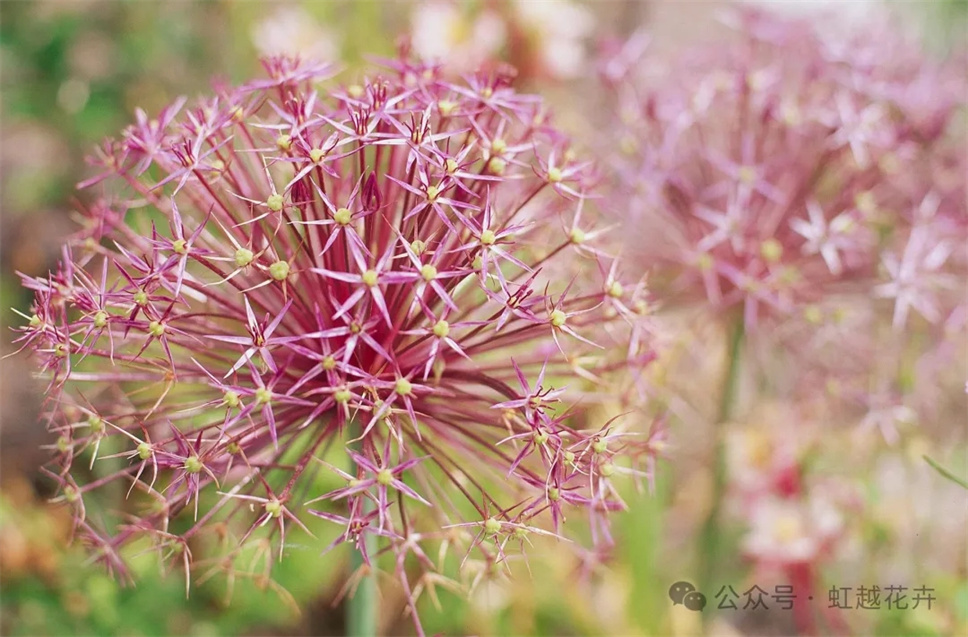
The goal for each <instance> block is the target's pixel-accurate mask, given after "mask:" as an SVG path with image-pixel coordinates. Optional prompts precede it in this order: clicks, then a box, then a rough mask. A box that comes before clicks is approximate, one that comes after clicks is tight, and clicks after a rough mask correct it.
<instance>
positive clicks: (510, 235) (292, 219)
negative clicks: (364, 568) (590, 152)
mask: <svg viewBox="0 0 968 637" xmlns="http://www.w3.org/2000/svg"><path fill="white" fill-rule="evenodd" d="M265 66H266V69H267V71H268V77H267V78H266V79H263V80H257V81H253V82H250V83H249V84H247V85H245V86H242V87H241V88H239V89H222V90H220V91H219V93H218V95H217V96H216V97H213V98H210V99H208V100H203V101H201V102H199V103H198V104H197V105H195V106H193V107H190V108H186V107H184V102H183V100H179V101H177V102H176V103H175V104H174V105H172V106H171V107H170V108H168V109H165V110H164V111H163V112H162V113H161V114H160V115H159V116H158V117H157V118H156V119H150V118H149V117H148V116H146V115H144V114H143V113H141V112H140V111H139V114H138V122H137V123H136V124H134V125H133V126H131V127H129V128H128V129H127V130H126V131H125V132H124V137H123V139H122V140H120V141H114V140H109V141H107V142H105V143H104V144H103V145H102V146H101V148H100V152H99V154H98V156H96V157H95V158H94V159H93V163H94V164H95V165H96V166H97V167H98V170H99V172H98V174H97V175H96V176H95V177H93V178H92V179H89V180H87V181H86V182H84V183H83V184H81V186H82V187H86V188H93V187H96V188H97V189H98V190H100V191H103V198H101V199H98V200H97V201H96V202H95V203H93V204H91V205H89V206H86V207H83V208H82V209H81V210H80V212H81V214H82V217H83V229H82V230H81V231H80V232H79V233H78V234H77V235H75V236H74V237H73V238H72V239H71V241H70V243H69V245H68V246H66V247H65V248H64V259H63V262H62V263H61V265H60V268H59V270H58V271H57V272H55V273H52V274H50V275H49V276H47V277H39V278H33V277H27V276H25V277H24V283H25V285H27V286H28V287H29V288H31V289H33V290H35V291H36V301H35V304H34V306H33V313H32V315H31V316H29V317H28V318H29V323H28V324H27V325H26V326H24V327H23V328H21V330H20V331H21V337H20V339H21V341H22V342H23V345H24V347H29V348H30V349H31V350H32V351H33V352H34V353H35V354H36V355H37V357H38V359H39V361H40V364H41V365H42V367H43V368H44V370H45V371H46V374H47V376H48V377H49V378H50V385H49V390H48V397H47V404H48V407H49V414H48V418H49V426H50V429H51V431H53V432H54V433H55V434H56V435H57V436H58V438H57V442H56V444H55V445H54V447H55V449H56V458H55V461H54V463H53V466H52V467H51V470H50V475H51V476H52V477H53V478H54V479H55V480H56V481H57V483H58V485H59V492H60V495H59V499H60V500H62V501H64V502H66V503H67V504H69V505H70V506H71V507H73V510H74V512H75V515H76V519H77V524H78V526H79V527H80V529H81V531H82V532H83V535H84V537H85V538H86V540H87V541H88V542H90V543H91V544H92V545H94V547H95V551H96V553H97V554H98V556H99V557H100V558H101V559H102V560H103V561H104V562H105V563H107V564H108V565H109V566H110V567H111V568H112V569H115V570H117V571H119V572H121V573H122V574H124V572H125V571H124V559H123V558H122V554H121V549H122V547H124V546H126V545H128V544H130V543H132V542H135V541H137V540H139V539H140V538H145V537H147V538H150V539H152V540H153V541H154V543H155V544H156V545H157V546H158V547H159V548H160V549H161V550H162V551H163V554H165V555H168V556H170V559H172V560H173V561H177V562H178V563H181V562H184V568H185V571H186V577H190V574H191V573H192V572H195V571H196V570H197V566H198V564H199V556H193V555H192V553H191V552H190V551H189V550H188V548H189V546H192V547H196V546H197V545H196V543H195V540H196V538H198V537H199V535H200V534H202V533H205V532H206V531H218V532H219V533H221V532H222V531H221V530H220V529H223V528H225V525H224V524H223V523H224V522H227V521H232V522H233V523H234V524H238V525H240V527H241V530H242V531H243V533H242V534H241V539H240V540H239V542H238V546H235V547H233V546H230V547H229V553H228V556H227V561H225V562H221V561H214V562H213V561H211V560H210V561H208V562H207V564H208V565H209V566H210V565H211V564H213V563H214V564H217V565H221V566H216V567H215V570H218V569H219V568H224V569H225V570H227V571H231V570H232V569H233V568H236V567H235V566H234V565H233V561H232V557H233V556H234V555H236V554H237V552H238V549H239V547H241V546H245V545H246V543H247V542H251V541H256V538H261V539H260V540H259V541H262V542H264V541H265V537H266V534H269V537H273V536H274V540H273V541H274V542H275V541H277V542H278V551H279V555H280V558H281V556H282V554H283V552H284V551H285V550H286V546H287V545H286V541H285V537H286V535H287V534H289V533H292V532H293V531H294V530H298V529H302V531H307V529H306V527H305V525H304V520H306V519H307V515H315V516H318V517H320V518H323V519H324V520H328V521H330V522H333V523H335V524H336V525H338V526H339V527H341V528H342V532H341V534H340V535H339V537H338V538H337V540H336V543H343V542H345V543H350V544H353V545H354V546H355V547H356V550H359V551H361V552H362V553H363V558H364V560H366V561H367V563H369V560H370V559H371V558H372V557H373V555H372V553H371V552H370V551H373V550H378V551H379V552H380V553H385V552H391V553H393V554H395V555H396V567H395V571H394V572H395V576H396V577H397V579H398V580H399V582H400V584H401V586H402V587H403V588H404V590H405V592H406V597H407V599H408V600H409V601H408V604H409V605H410V608H411V610H413V611H414V612H413V616H414V618H416V616H417V613H416V612H415V611H416V597H417V595H418V594H419V592H420V591H422V590H426V589H427V588H432V586H433V583H434V582H435V581H437V582H439V581H440V580H441V578H442V576H441V575H440V574H439V573H438V569H439V568H442V566H443V564H442V560H443V559H444V556H445V555H446V553H447V551H446V550H445V549H446V548H447V547H448V546H455V547H457V548H458V551H459V552H461V551H462V552H464V553H465V554H471V553H475V554H476V555H477V556H479V557H480V559H482V560H484V561H485V562H486V563H487V564H489V565H490V566H491V568H490V569H489V572H494V573H497V572H500V571H502V570H506V569H507V568H508V566H507V564H508V562H507V561H506V559H507V557H508V556H509V555H510V554H514V553H522V552H523V551H524V549H525V548H526V547H527V545H528V542H527V541H524V540H525V538H527V537H529V536H531V535H533V536H550V537H553V538H561V537H564V534H565V528H564V527H563V524H562V523H563V522H564V520H565V519H566V518H569V519H570V518H572V516H574V515H577V514H578V513H579V512H581V511H586V512H587V513H588V517H589V520H590V522H591V535H592V539H593V541H594V543H595V545H596V546H597V547H607V546H608V544H609V543H610V541H611V538H610V536H609V532H608V525H607V514H608V513H609V512H611V511H616V510H619V509H621V508H623V506H624V505H623V502H622V500H621V499H620V498H619V496H618V495H617V492H616V489H615V487H614V486H613V480H614V479H616V478H617V477H619V476H620V475H621V474H633V475H643V474H648V473H649V472H650V471H651V470H652V467H653V464H652V463H653V461H654V455H655V451H656V450H657V449H658V446H657V445H655V444H653V442H654V440H655V439H656V436H653V437H652V439H651V440H652V441H653V442H650V441H649V440H645V439H636V438H635V437H634V436H633V435H631V434H630V433H629V432H623V431H622V426H621V422H620V421H615V420H613V421H609V422H607V423H605V422H599V423H597V424H595V423H594V421H593V420H591V419H590V416H589V415H588V412H587V411H586V410H585V407H584V406H582V407H581V408H579V407H576V406H573V405H572V403H573V402H574V401H575V399H576V398H579V397H583V398H584V401H583V405H585V404H587V405H593V404H594V403H596V402H597V397H601V396H602V395H605V391H606V390H605V385H604V383H605V379H607V378H610V377H613V376H614V375H615V374H614V373H615V372H619V371H622V372H624V371H625V370H626V369H627V368H629V367H632V368H635V367H638V366H641V365H644V364H645V363H646V362H647V361H648V360H650V358H651V356H650V353H649V351H648V343H647V338H646V337H645V336H646V335H645V333H644V332H643V330H642V319H641V318H640V315H639V314H637V313H636V312H635V311H633V310H631V309H629V307H627V306H626V305H625V304H624V303H628V304H629V305H630V306H633V307H634V296H635V293H634V292H633V291H634V290H635V288H636V286H635V282H634V281H632V282H630V281H624V283H625V287H624V288H622V284H621V283H619V281H618V279H617V278H616V277H617V275H618V270H617V263H616V262H615V261H614V260H612V259H608V258H606V257H604V256H603V255H604V254H605V252H604V249H605V247H604V246H602V245H601V243H600V238H599V237H598V235H597V234H596V232H595V230H594V228H593V227H591V226H589V223H588V216H589V215H588V213H587V212H586V214H585V218H584V219H582V218H581V210H582V199H583V197H584V196H585V191H586V189H587V187H588V186H589V179H590V177H589V173H588V170H587V167H586V166H584V165H583V164H581V163H576V162H575V161H574V160H573V159H571V156H572V153H571V151H570V150H569V149H568V141H567V139H566V138H565V137H564V136H563V135H562V134H561V133H560V132H558V131H557V130H556V129H555V128H553V127H552V126H551V125H550V124H549V122H548V120H547V117H546V116H545V115H544V110H543V106H542V104H541V101H540V100H539V99H538V98H536V97H534V96H529V95H521V94H518V93H516V92H515V91H514V90H513V89H512V88H510V86H509V85H508V83H507V81H506V78H505V77H503V76H500V75H485V74H479V75H475V76H472V77H470V78H468V79H467V81H466V82H456V83H455V82H449V81H444V80H442V79H440V76H439V74H438V69H436V68H434V67H428V66H424V65H420V64H414V63H410V62H406V61H397V62H393V63H391V69H392V70H391V71H390V72H389V76H388V77H378V78H376V79H367V80H365V81H362V82H360V83H359V84H350V85H345V86H338V87H333V86H330V87H327V88H326V89H324V90H323V91H322V92H318V91H317V90H316V88H315V87H316V86H317V83H318V82H319V81H322V80H324V79H326V78H328V77H329V76H330V75H331V71H330V69H329V67H327V66H324V65H312V64H307V63H303V62H300V61H299V60H295V59H289V58H272V59H269V60H267V61H266V62H265ZM548 273H550V275H549V274H548ZM609 391H612V392H613V395H612V396H611V397H610V400H612V401H614V402H616V403H618V402H620V401H621V398H622V396H621V395H619V394H617V393H615V392H616V391H617V390H609ZM344 449H345V452H344V451H343V450H344ZM336 465H340V466H336ZM320 470H322V471H324V472H330V473H331V475H332V476H333V478H334V479H337V480H339V479H342V480H343V481H345V484H344V485H343V486H342V487H340V488H336V489H334V490H331V491H328V492H319V491H314V489H318V482H314V481H313V480H312V479H311V476H313V475H316V474H317V473H318V472H319V471H320ZM125 492H127V493H129V494H130V503H129V504H127V505H123V506H125V509H124V511H125V513H124V520H125V522H124V523H121V522H119V520H118V517H117V516H116V515H113V514H111V513H110V510H111V509H112V507H113V506H114V505H115V504H117V502H114V501H112V499H111V498H112V496H111V494H120V493H125ZM94 510H96V511H97V512H98V513H97V515H92V511H94ZM178 517H181V518H187V520H184V521H183V522H184V523H182V524H179V525H177V526H176V525H175V524H174V523H173V521H174V520H175V519H176V518H178ZM260 527H265V529H264V530H260ZM174 529H181V530H179V531H175V530H174ZM222 537H224V536H222ZM368 538H369V539H368ZM431 546H439V548H440V550H439V551H437V550H431V549H430V547H431ZM374 547H375V548H374ZM438 554H439V555H440V556H441V557H440V559H439V560H437V559H433V558H431V557H430V556H431V555H438ZM410 555H412V556H413V557H414V558H415V560H416V561H415V563H416V564H419V566H420V569H421V573H422V574H420V573H415V572H414V571H413V570H411V569H410V566H409V563H410V562H409V561H408V556H410ZM458 559H459V555H458ZM465 559H466V555H465ZM405 566H406V567H405ZM414 577H417V578H419V581H418V580H415V579H413V578H414ZM427 578H430V579H427ZM434 578H436V579H434ZM189 581H190V580H189ZM418 630H419V622H418Z"/></svg>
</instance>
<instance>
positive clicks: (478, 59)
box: [411, 0, 594, 79]
mask: <svg viewBox="0 0 968 637" xmlns="http://www.w3.org/2000/svg"><path fill="white" fill-rule="evenodd" d="M593 24H594V19H593V16H592V14H591V13H590V12H589V11H588V10H587V9H586V8H585V7H583V6H581V5H580V4H578V3H576V2H571V1H570V0H541V1H540V2H536V1H533V0H515V1H514V2H509V3H487V2H485V3H482V4H480V5H474V4H473V3H461V2H454V1H447V0H430V1H428V2H421V3H420V4H418V5H417V6H416V7H415V8H414V10H413V13H412V16H411V29H412V32H411V37H412V40H413V46H414V50H415V51H416V52H417V53H418V54H419V55H421V56H422V57H424V58H427V59H434V60H447V61H448V63H451V61H453V62H454V63H456V64H463V65H465V66H466V67H467V68H473V67H474V66H477V65H479V64H481V63H482V62H485V61H486V60H488V59H489V58H493V57H494V56H497V55H498V54H499V53H501V52H502V51H504V52H505V53H506V54H507V56H508V59H509V60H510V62H511V63H512V64H513V65H514V66H515V67H516V68H517V69H518V71H519V72H520V73H521V74H522V75H524V76H526V77H529V78H531V77H551V78H555V79H569V78H574V77H576V76H578V75H579V74H581V73H582V72H583V71H584V69H585V65H586V52H585V41H586V39H587V38H588V37H589V36H590V35H591V32H592V26H593Z"/></svg>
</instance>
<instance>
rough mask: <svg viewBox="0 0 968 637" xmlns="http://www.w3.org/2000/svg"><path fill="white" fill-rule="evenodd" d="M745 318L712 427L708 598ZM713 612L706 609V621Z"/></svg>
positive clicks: (705, 529)
mask: <svg viewBox="0 0 968 637" xmlns="http://www.w3.org/2000/svg"><path fill="white" fill-rule="evenodd" d="M743 336H744V330H743V320H742V318H737V319H736V320H735V321H734V323H733V325H732V329H731V330H730V337H729V350H728V352H727V360H726V373H725V375H724V377H723V388H722V394H721V395H720V402H719V414H718V418H717V420H716V426H715V428H714V429H713V436H712V442H713V466H712V471H713V489H712V502H711V505H710V507H709V513H708V514H707V515H706V519H705V521H704V522H703V526H702V530H701V532H700V542H701V544H700V564H699V586H698V590H700V591H701V592H703V593H704V594H705V595H706V597H707V599H712V596H713V595H715V594H716V591H715V590H713V586H714V581H713V580H714V578H715V577H716V574H717V572H718V567H719V562H720V559H721V557H722V546H720V545H721V543H722V542H721V529H719V511H720V506H721V503H722V500H723V496H724V494H725V492H726V449H725V446H726V445H725V441H724V436H723V431H722V425H723V424H724V423H726V422H727V421H729V419H730V418H732V416H733V408H734V406H735V403H736V389H737V386H738V384H739V370H740V355H741V352H742V349H743ZM711 615H712V613H704V614H703V620H704V622H705V621H706V620H708V619H709V617H711Z"/></svg>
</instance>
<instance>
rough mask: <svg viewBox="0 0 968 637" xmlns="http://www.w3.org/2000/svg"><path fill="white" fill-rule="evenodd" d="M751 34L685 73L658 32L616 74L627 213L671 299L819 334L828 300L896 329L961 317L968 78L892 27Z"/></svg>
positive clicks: (792, 27)
mask: <svg viewBox="0 0 968 637" xmlns="http://www.w3.org/2000/svg"><path fill="white" fill-rule="evenodd" d="M735 26H736V27H738V29H739V30H740V34H739V39H738V40H737V41H735V42H734V43H731V44H717V45H714V46H710V47H709V48H708V49H704V50H698V51H693V52H691V53H689V54H687V55H684V56H682V58H681V61H680V62H678V63H675V64H672V65H669V66H664V61H663V62H662V63H659V61H652V60H650V59H649V58H648V56H647V55H644V53H645V52H646V51H647V46H646V42H645V39H644V38H643V36H641V35H640V36H637V37H636V38H633V40H631V41H630V42H629V43H627V44H626V45H625V46H624V47H623V49H622V50H621V51H619V52H618V53H617V54H615V55H612V56H611V57H610V58H609V59H608V61H607V62H606V63H605V64H604V65H603V75H604V77H605V79H606V82H607V83H608V84H609V85H610V86H611V87H612V89H613V91H614V93H613V94H614V95H615V98H616V99H615V101H616V102H617V103H618V104H619V108H620V110H621V112H620V118H621V126H620V127H619V131H620V132H619V134H618V137H617V138H613V139H612V142H613V143H614V144H615V145H617V146H618V147H619V148H620V150H621V152H614V153H611V154H610V156H611V157H612V158H613V160H614V161H613V167H614V168H615V173H614V174H615V181H616V184H617V188H618V190H619V200H620V201H623V202H624V201H627V200H628V199H629V198H631V199H632V200H633V202H634V204H633V206H631V209H632V210H633V211H634V218H633V221H635V222H637V223H638V224H639V227H640V228H641V229H642V233H641V235H634V236H635V238H634V240H633V241H632V242H631V243H630V246H629V247H630V248H631V251H632V252H634V253H635V254H636V255H637V258H638V260H639V262H640V263H641V264H642V265H643V266H646V267H654V268H655V277H654V284H655V285H656V286H657V289H664V286H666V285H668V286H669V288H670V289H672V290H674V291H675V292H676V293H677V294H678V295H679V296H680V297H681V296H683V295H685V296H688V295H690V294H692V295H702V296H705V297H706V299H707V300H708V301H709V302H710V303H711V304H712V306H714V307H716V308H718V309H723V308H730V307H734V306H735V307H741V308H742V309H743V312H744V317H745V322H746V324H747V326H748V327H749V326H752V325H753V324H755V323H756V321H757V319H758V317H759V316H760V315H761V314H762V313H763V312H764V310H765V311H766V312H767V313H773V314H777V313H779V314H788V313H790V312H792V311H797V312H802V313H803V315H804V316H805V317H806V318H807V319H809V320H814V319H816V320H819V319H820V318H822V316H818V308H817V307H816V304H817V302H818V301H820V300H822V299H824V298H825V297H827V296H829V295H830V294H833V293H843V292H851V291H853V292H856V291H858V290H859V291H862V292H863V293H864V294H867V295H868V296H870V295H872V294H873V295H875V296H877V297H880V298H884V299H889V300H890V302H891V303H892V304H893V307H894V314H893V316H894V324H895V327H896V328H900V327H902V326H903V325H904V324H905V322H906V321H907V320H908V318H909V317H910V316H911V315H912V314H919V315H921V316H923V317H924V318H926V319H927V320H928V321H932V322H937V321H940V320H943V317H944V314H945V309H944V308H947V311H951V305H950V300H951V297H952V293H953V292H954V291H955V288H957V286H956V285H954V284H953V283H954V281H953V279H952V278H951V273H952V272H959V273H963V272H964V266H965V255H964V254H963V251H962V252H960V253H957V254H956V253H955V251H954V246H955V245H963V244H964V239H965V236H966V220H968V215H966V212H965V196H964V185H963V184H964V180H963V178H959V177H957V176H956V175H958V174H961V175H962V177H963V171H964V165H965V164H964V154H965V148H964V143H963V134H964V131H963V126H962V125H961V123H959V122H958V118H956V117H955V116H954V115H955V113H956V109H957V108H960V107H963V106H964V96H965V84H964V72H963V68H962V67H961V66H960V65H956V64H954V63H951V64H947V65H937V64H934V63H933V62H932V61H930V60H928V59H925V58H924V56H923V54H921V53H920V51H919V50H918V48H917V46H916V45H915V44H913V43H911V42H908V41H907V40H905V39H904V38H902V37H901V36H899V35H898V34H897V33H896V30H894V29H893V28H891V27H892V25H890V24H889V23H888V22H886V21H884V22H881V21H878V20H873V19H872V20H871V21H869V22H867V23H865V25H864V27H863V31H856V32H854V31H852V32H848V33H846V34H845V33H844V32H843V30H838V29H826V30H824V31H823V34H824V35H820V33H821V31H820V30H815V28H814V26H813V25H812V23H811V22H808V21H796V20H784V19H780V18H776V17H770V16H769V15H768V14H761V13H755V12H744V13H739V14H738V17H737V18H736V20H735ZM959 137H962V138H961V139H959ZM627 236H629V237H630V238H631V237H632V236H633V233H628V235H627ZM639 236H641V237H642V239H640V238H639Z"/></svg>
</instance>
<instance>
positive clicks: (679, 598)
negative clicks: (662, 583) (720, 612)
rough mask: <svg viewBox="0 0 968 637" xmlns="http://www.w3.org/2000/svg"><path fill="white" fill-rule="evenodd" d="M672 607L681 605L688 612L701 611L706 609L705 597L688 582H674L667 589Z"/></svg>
mask: <svg viewBox="0 0 968 637" xmlns="http://www.w3.org/2000/svg"><path fill="white" fill-rule="evenodd" d="M669 599H671V600H672V605H673V606H675V605H677V604H682V605H683V606H685V607H686V608H688V609H689V610H695V611H701V610H702V609H703V608H705V607H706V596H705V595H703V594H702V593H700V592H699V591H697V590H696V587H695V586H693V585H692V584H690V583H689V582H685V581H683V582H676V583H675V584H673V585H672V586H670V587H669Z"/></svg>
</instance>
